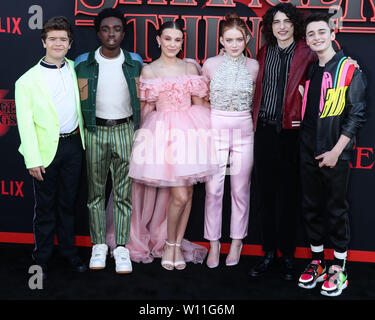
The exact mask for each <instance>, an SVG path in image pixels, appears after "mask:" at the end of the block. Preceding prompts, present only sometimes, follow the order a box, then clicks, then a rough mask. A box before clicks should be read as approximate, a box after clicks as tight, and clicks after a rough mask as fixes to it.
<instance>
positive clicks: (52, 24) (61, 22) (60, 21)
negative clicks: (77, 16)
mask: <svg viewBox="0 0 375 320" xmlns="http://www.w3.org/2000/svg"><path fill="white" fill-rule="evenodd" d="M52 30H65V31H66V32H67V33H68V38H69V42H70V43H71V42H72V41H73V29H72V25H71V24H70V22H69V21H68V19H67V18H65V17H64V16H58V17H52V18H50V19H48V20H47V21H46V22H45V23H44V25H43V29H42V34H41V38H42V40H43V41H46V39H47V33H48V32H49V31H52Z"/></svg>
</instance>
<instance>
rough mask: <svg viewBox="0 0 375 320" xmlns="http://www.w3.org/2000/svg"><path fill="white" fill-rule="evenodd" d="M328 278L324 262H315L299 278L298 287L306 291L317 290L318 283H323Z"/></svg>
mask: <svg viewBox="0 0 375 320" xmlns="http://www.w3.org/2000/svg"><path fill="white" fill-rule="evenodd" d="M326 278H327V274H326V268H325V266H323V265H322V261H320V260H313V261H311V262H310V263H309V264H308V266H307V267H306V269H305V271H304V272H303V273H302V274H301V276H300V277H299V280H298V286H300V287H301V288H304V289H312V288H315V286H316V283H317V282H322V281H324V280H325V279H326Z"/></svg>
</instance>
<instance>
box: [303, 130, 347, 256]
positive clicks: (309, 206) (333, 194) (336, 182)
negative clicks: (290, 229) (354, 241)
mask: <svg viewBox="0 0 375 320" xmlns="http://www.w3.org/2000/svg"><path fill="white" fill-rule="evenodd" d="M314 136H315V134H314V132H311V131H310V130H308V129H307V128H304V129H303V130H301V182H302V209H303V211H302V212H303V218H304V224H305V228H306V233H307V236H308V239H309V241H310V244H312V245H313V246H320V245H324V242H325V235H326V234H327V235H328V238H329V240H330V242H331V244H332V245H333V249H334V250H335V251H337V252H345V251H347V249H348V244H349V240H350V227H349V216H348V215H349V203H348V201H347V189H348V182H349V172H350V166H349V161H348V160H338V162H337V164H336V166H335V167H334V168H329V167H322V168H319V163H318V161H317V160H315V156H316V155H315V154H314V150H315V139H314Z"/></svg>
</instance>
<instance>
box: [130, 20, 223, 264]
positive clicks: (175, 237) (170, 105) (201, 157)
mask: <svg viewBox="0 0 375 320" xmlns="http://www.w3.org/2000/svg"><path fill="white" fill-rule="evenodd" d="M157 41H158V44H159V46H160V47H161V56H160V58H159V59H157V60H155V61H154V62H152V63H151V64H149V65H146V66H145V67H144V68H143V70H142V74H141V78H140V100H141V108H142V110H143V111H144V110H149V113H148V115H147V116H146V117H145V118H144V121H143V123H142V127H141V129H139V130H138V131H137V132H136V137H135V142H134V146H133V151H132V157H131V161H130V168H129V176H130V177H132V178H133V181H134V182H135V187H137V186H138V187H139V185H140V184H141V185H144V186H149V187H158V188H159V190H162V188H167V190H168V194H169V195H168V197H169V199H168V208H167V212H166V216H167V220H166V221H165V220H163V221H162V219H161V220H159V223H156V224H157V225H154V228H158V227H160V232H159V235H164V234H163V230H165V229H166V231H167V232H166V238H167V239H166V240H165V244H164V248H163V252H162V261H161V264H162V266H163V267H164V268H165V269H167V270H172V269H174V268H176V269H178V270H182V269H184V268H185V266H186V260H185V259H186V256H185V255H184V253H183V250H181V249H183V248H181V245H184V243H183V237H184V233H185V229H186V225H187V222H188V218H189V214H190V209H191V202H192V194H193V184H195V183H197V182H205V181H207V180H208V179H209V178H211V177H212V175H213V174H214V173H215V172H216V171H217V163H216V157H215V149H214V148H213V145H212V144H211V143H210V139H209V129H210V111H209V109H208V108H207V107H203V106H202V105H203V104H204V103H205V102H204V100H203V98H204V97H205V96H206V95H207V90H208V88H207V82H206V81H205V79H204V77H202V76H200V75H199V74H198V70H197V68H196V66H195V65H194V64H192V63H188V62H185V61H183V60H181V59H179V58H177V54H178V53H179V51H180V50H181V48H182V43H183V31H182V27H181V26H180V25H179V24H178V23H176V22H173V21H170V22H166V23H164V24H163V25H162V26H161V28H160V30H159V35H158V36H157ZM140 188H142V187H140ZM144 188H146V187H144ZM133 191H136V189H135V188H133ZM146 191H147V190H146ZM151 191H152V190H151ZM151 193H152V197H155V194H154V193H153V191H152V192H151ZM163 194H164V193H163ZM164 195H165V194H164ZM133 197H134V201H133V203H134V205H135V208H134V209H135V210H134V211H133V215H134V214H137V212H136V209H137V208H140V207H141V206H142V203H138V204H137V202H138V201H143V200H141V199H139V196H137V194H136V193H134V192H133ZM144 200H145V201H146V199H144ZM150 200H151V201H152V200H153V199H150ZM144 203H145V202H143V205H144ZM148 216H149V215H148ZM155 219H156V217H154V219H153V220H154V221H155ZM157 220H158V219H156V221H157ZM138 222H140V221H139V220H138ZM140 223H141V222H140ZM163 223H166V228H165V227H164V228H163V227H162V226H161V224H163ZM132 227H133V224H132ZM138 227H139V225H138ZM135 228H137V226H135ZM131 233H132V231H131ZM146 236H147V235H146ZM164 239H165V238H164ZM132 245H134V246H136V244H135V243H134V242H132V243H130V246H129V245H128V247H129V249H130V252H132V248H131V247H132Z"/></svg>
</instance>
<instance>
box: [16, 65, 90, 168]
mask: <svg viewBox="0 0 375 320" xmlns="http://www.w3.org/2000/svg"><path fill="white" fill-rule="evenodd" d="M65 60H66V61H67V62H68V63H69V65H70V70H71V71H72V74H73V77H74V79H73V80H74V83H75V84H76V85H75V88H74V91H75V97H76V106H77V113H78V122H79V129H80V134H81V140H82V146H83V148H85V143H84V141H85V140H84V132H83V119H82V113H81V105H80V98H79V90H78V84H77V76H76V73H75V71H74V62H73V61H71V60H69V59H66V58H65ZM15 102H16V114H17V126H18V132H19V134H20V138H21V145H20V147H19V149H18V151H19V152H20V153H21V154H22V155H23V157H24V159H25V165H26V168H28V169H29V168H35V167H39V166H44V167H45V168H47V167H48V166H49V165H50V164H51V162H52V160H53V158H54V157H55V155H56V151H57V146H58V143H59V135H60V124H59V120H58V118H57V114H56V111H55V108H54V106H53V101H52V96H51V94H50V92H49V90H48V86H47V83H46V80H45V78H44V77H43V74H42V71H41V70H40V61H39V63H38V64H37V65H35V66H34V67H32V68H31V69H30V70H29V71H27V72H26V73H24V74H23V75H22V76H21V77H20V78H19V79H18V80H17V81H16V85H15Z"/></svg>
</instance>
